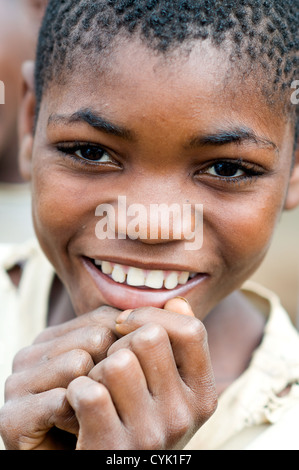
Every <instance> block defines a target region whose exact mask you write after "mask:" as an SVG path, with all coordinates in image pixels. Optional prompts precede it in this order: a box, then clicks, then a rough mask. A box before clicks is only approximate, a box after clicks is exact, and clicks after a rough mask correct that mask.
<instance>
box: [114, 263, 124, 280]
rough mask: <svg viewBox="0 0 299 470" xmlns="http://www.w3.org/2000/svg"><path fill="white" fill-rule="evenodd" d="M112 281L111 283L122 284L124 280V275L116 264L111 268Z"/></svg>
mask: <svg viewBox="0 0 299 470" xmlns="http://www.w3.org/2000/svg"><path fill="white" fill-rule="evenodd" d="M112 279H113V281H115V282H119V283H121V284H123V283H124V282H125V280H126V273H125V271H124V270H123V268H122V267H121V266H120V265H119V264H116V265H115V266H114V268H113V271H112Z"/></svg>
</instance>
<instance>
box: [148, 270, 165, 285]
mask: <svg viewBox="0 0 299 470" xmlns="http://www.w3.org/2000/svg"><path fill="white" fill-rule="evenodd" d="M163 283H164V274H163V271H158V270H157V271H150V272H149V273H148V275H147V276H146V280H145V285H146V286H147V287H151V288H152V289H162V287H163Z"/></svg>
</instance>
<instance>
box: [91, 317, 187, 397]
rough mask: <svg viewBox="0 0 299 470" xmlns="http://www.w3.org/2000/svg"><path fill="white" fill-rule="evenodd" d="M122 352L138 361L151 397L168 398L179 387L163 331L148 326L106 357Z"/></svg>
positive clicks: (120, 341)
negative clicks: (130, 354) (127, 351)
mask: <svg viewBox="0 0 299 470" xmlns="http://www.w3.org/2000/svg"><path fill="white" fill-rule="evenodd" d="M125 348H126V349H129V350H131V351H132V352H133V353H134V355H135V356H136V357H137V359H138V361H139V364H140V366H141V368H142V371H143V373H144V376H145V379H146V383H147V387H148V389H149V391H150V393H151V394H152V395H153V396H162V395H167V394H168V393H170V392H174V391H175V389H177V388H178V387H180V386H181V377H180V375H179V374H178V370H177V366H176V363H175V360H174V357H173V351H172V348H171V344H170V341H169V337H168V334H167V332H166V331H165V329H164V328H163V327H161V326H160V325H157V324H154V323H149V324H147V325H144V326H142V327H141V328H139V329H138V330H136V331H134V332H132V333H129V334H128V335H126V336H124V337H122V338H121V339H119V340H118V341H116V342H115V343H114V344H113V345H112V346H111V348H110V349H109V351H108V357H110V356H111V355H112V354H115V353H116V352H117V351H119V350H121V349H125ZM93 371H94V369H93V370H92V371H91V373H90V376H91V375H92V374H93ZM166 377H167V380H165V378H166Z"/></svg>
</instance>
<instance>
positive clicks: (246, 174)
mask: <svg viewBox="0 0 299 470" xmlns="http://www.w3.org/2000/svg"><path fill="white" fill-rule="evenodd" d="M264 174H265V170H264V169H263V168H261V167H260V166H259V165H255V164H253V163H249V162H244V161H243V160H241V159H239V160H235V161H230V160H221V161H220V160H219V161H216V162H213V163H212V164H210V165H209V166H208V165H206V167H205V168H202V169H201V170H199V171H198V172H197V174H196V176H197V177H199V176H202V177H204V176H209V177H212V178H215V179H216V180H218V181H220V182H223V183H232V182H246V181H248V182H249V181H252V180H253V179H254V178H257V177H258V176H262V175H264Z"/></svg>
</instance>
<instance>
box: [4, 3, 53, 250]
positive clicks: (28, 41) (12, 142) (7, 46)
mask: <svg viewBox="0 0 299 470" xmlns="http://www.w3.org/2000/svg"><path fill="white" fill-rule="evenodd" d="M46 4H47V0H0V80H1V82H3V83H4V90H5V104H1V105H0V221H1V225H0V241H1V242H2V243H11V242H19V241H23V240H25V239H27V238H29V237H31V236H32V235H33V229H32V218H31V208H30V206H31V197H30V191H29V188H28V185H27V184H24V183H23V181H22V176H21V174H20V172H19V168H18V158H17V155H18V129H17V128H18V125H17V116H18V109H19V103H20V97H21V94H22V73H21V71H22V64H23V62H24V61H26V60H30V59H33V57H34V55H35V47H36V40H37V35H38V30H39V26H40V23H41V19H42V16H43V13H44V10H45V6H46Z"/></svg>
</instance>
